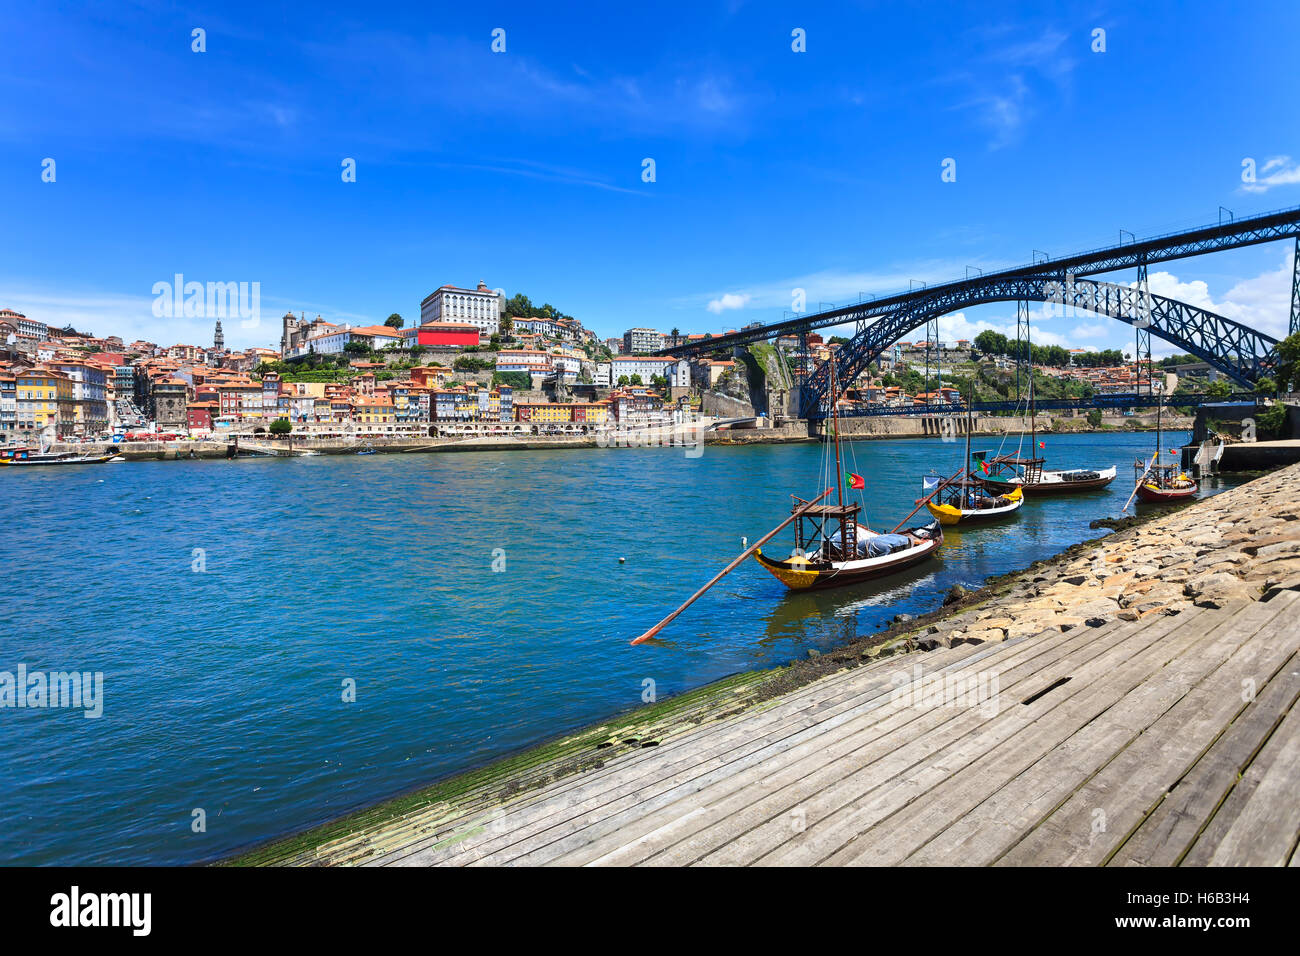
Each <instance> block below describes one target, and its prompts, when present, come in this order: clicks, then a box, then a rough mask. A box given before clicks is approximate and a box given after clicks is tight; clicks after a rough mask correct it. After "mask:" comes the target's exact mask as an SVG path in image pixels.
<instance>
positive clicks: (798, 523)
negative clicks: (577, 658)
mask: <svg viewBox="0 0 1300 956" xmlns="http://www.w3.org/2000/svg"><path fill="white" fill-rule="evenodd" d="M830 373H831V389H830V407H831V417H832V427H831V433H832V435H833V438H834V442H835V487H834V488H827V489H826V490H825V491H823V492H822V493H821V494H820V495H818V496H817V497H816V498H813V499H812V500H810V501H805V500H803V499H802V498H798V497H796V496H794V495H791V496H790V497H791V498H792V499H793V504H792V505H791V508H790V516H789V517H788V518H786V519H785V520H784V521H782V522H781V523H780V524H779V525H777V526H776V527H775V528H773V529H772V530H771V531H769V532H768V533H767V534H765V535H763V537H761V538H759V539H758V541H756V542H754V544H752V545H751V546H750V547H748V548H747V549H746V550H745V551H743V552H741V554H740V555H739V556H738V557H737V558H735V559H734V560H733V561H732V562H731V563H730V564H728V565H727V566H726V567H725V568H723V569H722V570H721V571H719V572H718V573H717V574H715V575H714V576H713V578H712V580H710V581H709V582H708V583H707V584H705V585H704V587H702V588H700V589H699V590H698V591H696V592H695V593H694V594H692V595H691V596H690V597H689V598H687V599H686V602H685V603H684V604H682V605H681V606H680V607H679V608H677V610H675V611H673V613H671V614H669V615H668V616H667V617H666V618H664V619H663V620H662V621H660V622H659V623H658V624H656V625H655V626H654V627H652V628H650V630H648V631H646V632H645V633H644V634H642V635H640V636H639V637H637V638H635V639H634V640H633V641H632V643H633V644H641V643H643V642H645V641H648V640H650V639H651V638H652V637H654V636H655V635H656V634H658V633H659V632H660V631H661V630H663V629H664V627H666V626H667V625H668V624H669V623H670V622H671V621H673V620H674V619H675V618H676V617H677V616H678V615H679V614H681V613H682V612H683V611H685V610H686V609H687V608H688V607H690V606H691V605H692V604H693V603H694V602H695V601H696V600H698V599H699V597H700V596H701V595H703V594H704V593H705V592H706V591H708V590H709V588H711V587H713V585H715V584H717V583H718V582H719V581H720V580H722V578H723V577H724V576H725V575H727V574H729V573H730V572H731V571H732V570H734V569H735V568H736V567H737V566H739V565H740V564H741V563H742V562H743V561H744V560H745V559H746V558H748V557H749V556H750V555H753V556H754V559H755V560H756V561H757V562H758V563H759V564H760V565H762V566H763V567H764V568H766V569H767V570H768V571H770V572H771V573H772V575H773V576H775V577H776V578H777V580H779V581H780V582H781V583H782V584H784V585H785V586H786V587H788V588H790V589H791V590H794V591H810V590H814V589H819V588H831V587H842V586H844V585H848V584H857V583H860V582H862V581H868V580H871V579H873V578H880V577H885V576H886V575H890V574H896V573H899V572H902V571H905V570H907V569H909V568H913V567H915V566H916V565H918V564H920V563H921V562H923V561H926V560H928V559H929V558H931V557H933V556H934V555H935V553H936V552H937V551H938V550H939V547H940V546H941V545H942V544H943V528H942V526H941V525H940V524H939V522H938V521H930V522H928V523H926V524H921V525H916V526H913V527H910V528H908V529H906V530H905V531H902V532H901V533H900V530H899V529H901V528H902V527H903V525H904V524H906V523H907V521H908V519H909V518H911V517H912V515H914V514H916V513H917V512H918V511H920V510H921V506H922V504H923V503H924V502H918V503H917V506H916V507H915V508H914V509H913V510H912V512H911V514H909V515H908V516H907V517H906V518H904V519H903V520H902V521H900V522H899V523H898V526H897V527H895V528H894V530H893V531H890V532H886V533H881V532H878V531H872V530H871V529H870V528H868V527H867V526H866V525H865V524H864V523H861V522H859V520H858V518H859V515H860V513H861V511H862V507H861V505H859V504H846V503H845V501H844V472H843V471H842V470H841V469H842V467H843V462H842V460H841V457H840V429H839V409H838V401H837V400H838V397H839V396H838V395H837V394H836V391H837V389H836V384H837V383H836V378H835V360H834V358H833V357H832V359H831V367H830ZM852 477H853V478H855V479H856V481H855V483H854V485H853V487H854V488H857V489H861V488H863V481H862V479H861V476H857V475H854V476H852ZM833 491H836V492H838V495H837V499H836V503H835V504H834V505H829V504H823V502H824V501H825V499H826V498H828V497H830V495H831V492H833ZM791 524H794V525H795V547H794V550H793V551H792V552H791V554H790V556H789V557H788V558H785V559H778V558H774V557H771V556H769V555H765V554H763V545H765V544H767V542H769V541H771V540H772V539H773V538H774V537H776V536H777V535H778V534H780V533H781V531H782V530H784V529H785V528H786V527H787V526H788V525H791Z"/></svg>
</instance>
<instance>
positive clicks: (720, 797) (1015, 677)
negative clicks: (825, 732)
mask: <svg viewBox="0 0 1300 956" xmlns="http://www.w3.org/2000/svg"><path fill="white" fill-rule="evenodd" d="M1117 634H1118V630H1116V632H1115V635H1111V634H1109V633H1108V634H1105V635H1102V634H1100V632H1099V631H1093V630H1091V629H1090V630H1089V631H1088V632H1083V633H1079V634H1078V635H1076V637H1075V638H1073V639H1071V640H1069V641H1067V642H1064V643H1063V644H1061V645H1059V646H1058V647H1056V648H1054V649H1053V650H1052V652H1051V653H1047V654H1038V655H1028V656H1026V657H1024V658H1023V659H1022V655H1015V659H1017V660H1019V663H1018V664H1011V663H1010V661H1008V664H1009V665H1010V666H1009V670H1007V671H1006V672H1004V673H1003V675H1002V677H1003V679H1004V680H1005V682H1006V684H1007V685H1008V686H1024V684H1025V682H1028V681H1030V680H1033V679H1035V678H1034V675H1035V674H1036V673H1038V672H1039V671H1041V670H1043V669H1044V668H1046V667H1049V666H1051V665H1053V664H1057V663H1059V662H1060V660H1061V657H1062V656H1063V655H1064V654H1066V653H1068V652H1071V651H1073V652H1074V653H1075V654H1076V655H1083V656H1096V655H1098V654H1100V653H1101V652H1102V651H1103V650H1104V649H1105V648H1106V647H1107V646H1109V644H1108V643H1107V639H1108V638H1109V639H1111V640H1119V637H1118V636H1117ZM1001 664H1002V662H1001V661H999V662H998V666H999V667H1000V666H1001ZM1038 682H1039V683H1041V679H1040V680H1039V681H1038ZM900 690H903V691H906V690H907V687H906V686H904V687H901V688H900ZM954 716H956V712H955V711H953V710H951V709H948V708H944V707H928V708H922V709H921V710H920V711H918V710H917V708H916V707H915V706H914V705H913V704H912V703H910V702H907V701H903V702H902V703H901V704H900V705H899V706H898V707H896V708H895V712H894V714H893V715H892V717H891V718H890V719H889V720H887V721H885V722H882V723H881V724H879V725H878V726H877V727H874V728H872V729H871V732H870V733H864V732H863V731H854V729H853V728H848V729H849V730H850V731H854V732H852V733H846V734H843V735H837V737H836V738H835V739H833V740H832V739H827V738H818V739H817V740H815V741H812V742H810V744H809V745H808V746H805V747H802V748H800V749H799V750H798V751H792V752H790V753H789V754H786V755H783V756H782V759H780V760H776V761H770V762H768V763H765V764H763V765H762V766H760V767H755V768H751V769H749V770H747V771H746V772H745V773H744V774H743V775H741V776H737V777H733V778H730V779H728V780H727V781H726V782H725V784H724V785H721V786H715V787H711V788H709V789H708V790H707V791H704V792H701V793H700V794H698V795H697V796H696V797H694V798H693V799H692V800H691V801H690V802H691V803H692V804H696V803H699V804H704V805H706V806H707V808H708V810H709V812H708V813H707V814H704V815H702V814H698V813H690V812H688V811H687V809H686V807H685V804H683V805H679V806H674V807H667V808H665V809H664V811H663V812H662V813H661V814H658V815H656V816H654V817H647V818H644V819H640V820H636V821H632V822H631V823H630V824H629V825H627V826H624V827H621V828H620V829H618V830H617V832H615V833H613V834H611V836H610V837H609V838H608V839H605V840H601V841H599V842H598V843H595V844H592V845H590V846H587V847H584V848H581V849H579V850H576V851H574V852H571V853H570V854H568V855H566V856H565V857H564V858H563V860H562V861H563V862H565V863H586V862H599V863H601V864H607V865H608V864H619V865H626V864H628V863H634V862H639V861H641V860H643V859H646V858H648V857H650V856H652V855H653V854H654V853H662V854H663V855H662V856H660V857H657V858H656V859H654V861H653V862H655V863H656V864H673V863H681V862H689V861H690V860H691V859H694V858H695V857H696V856H698V855H700V854H701V853H703V852H705V849H707V848H708V847H706V846H703V845H702V844H701V841H700V839H699V838H696V839H688V838H691V837H692V836H693V835H695V834H697V833H699V832H700V831H702V830H705V829H710V833H709V834H708V839H709V841H710V843H709V846H711V845H712V843H713V841H716V840H719V839H725V838H726V834H725V833H723V832H721V831H720V830H719V829H717V827H719V826H725V827H726V828H727V829H728V830H734V831H737V832H743V830H744V829H745V828H746V827H747V826H749V825H750V820H751V818H753V817H755V816H756V815H757V818H758V819H762V812H763V811H762V810H761V809H760V808H759V807H758V806H756V801H757V800H758V799H759V798H760V797H762V798H763V799H764V801H765V802H766V803H767V804H769V805H770V804H778V803H779V801H780V799H781V797H782V795H783V794H789V793H793V792H797V791H798V790H801V789H804V788H815V787H817V786H818V785H820V784H821V783H822V782H832V781H834V780H836V779H839V778H842V777H843V776H844V775H846V774H847V773H849V772H851V771H852V770H853V769H855V768H857V767H860V766H862V765H864V763H867V762H870V761H871V760H874V759H878V758H879V757H881V756H883V755H884V754H886V753H888V752H889V751H891V750H897V749H899V748H900V747H902V746H905V745H906V744H907V743H908V742H909V741H914V740H917V739H918V738H920V737H921V736H922V735H925V738H926V739H927V740H933V736H934V734H935V733H936V728H940V727H942V726H943V725H944V724H946V723H947V722H948V721H949V720H951V719H952V718H953V717H954ZM791 799H792V800H797V799H798V797H797V796H795V797H791ZM780 809H783V808H781V807H779V806H778V809H777V811H774V812H779V810H780ZM651 829H653V832H654V834H655V838H654V839H653V840H646V839H642V833H643V832H644V831H647V830H651ZM674 844H677V845H674ZM670 847H671V849H669V848H670ZM683 855H684V858H683Z"/></svg>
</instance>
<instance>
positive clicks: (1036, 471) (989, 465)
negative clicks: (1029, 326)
mask: <svg viewBox="0 0 1300 956" xmlns="http://www.w3.org/2000/svg"><path fill="white" fill-rule="evenodd" d="M1037 420H1038V418H1037V414H1036V411H1035V408H1034V376H1033V372H1032V370H1031V371H1030V375H1029V430H1030V431H1029V436H1030V440H1029V447H1030V453H1029V457H1021V456H1020V455H1018V454H1017V455H995V456H994V457H993V458H990V459H988V460H987V461H985V462H984V463H983V466H982V467H981V470H982V474H980V475H977V476H976V477H977V478H978V479H979V482H980V484H982V485H983V486H984V488H985V489H986V490H988V491H991V492H993V493H994V494H1007V493H1008V492H1009V491H1011V490H1012V489H1013V488H1019V489H1021V491H1023V492H1024V493H1025V494H1026V495H1068V494H1075V493H1077V492H1080V491H1096V490H1097V489H1099V488H1105V487H1106V486H1107V485H1109V484H1110V483H1111V482H1112V481H1114V480H1115V475H1116V474H1117V473H1118V472H1117V470H1116V468H1115V466H1114V465H1111V466H1110V467H1109V468H1075V469H1072V470H1064V469H1060V470H1048V469H1045V468H1043V465H1045V464H1046V463H1047V459H1045V458H1042V457H1040V456H1038V455H1037V453H1036V452H1037V450H1038V449H1039V448H1040V447H1042V444H1041V443H1040V442H1039V440H1038V426H1037ZM1021 434H1022V437H1023V434H1024V433H1023V432H1022V433H1021Z"/></svg>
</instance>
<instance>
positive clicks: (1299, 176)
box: [1241, 156, 1300, 193]
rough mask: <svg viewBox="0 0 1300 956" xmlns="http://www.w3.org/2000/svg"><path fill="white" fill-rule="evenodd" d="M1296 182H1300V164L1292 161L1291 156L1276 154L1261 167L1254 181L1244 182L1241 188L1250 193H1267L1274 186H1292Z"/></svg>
mask: <svg viewBox="0 0 1300 956" xmlns="http://www.w3.org/2000/svg"><path fill="white" fill-rule="evenodd" d="M1265 173H1267V174H1268V175H1264V174H1265ZM1295 183H1300V165H1297V164H1296V163H1294V162H1292V160H1291V157H1290V156H1274V157H1272V158H1271V159H1268V160H1266V161H1265V162H1264V165H1263V166H1261V167H1259V173H1258V175H1257V178H1256V179H1255V181H1254V182H1253V183H1243V184H1242V187H1241V188H1242V190H1243V191H1244V192H1248V193H1266V192H1268V191H1269V190H1270V189H1272V188H1273V187H1274V186H1291V185H1294V184H1295Z"/></svg>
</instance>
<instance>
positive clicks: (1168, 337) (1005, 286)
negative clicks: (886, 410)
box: [665, 207, 1300, 418]
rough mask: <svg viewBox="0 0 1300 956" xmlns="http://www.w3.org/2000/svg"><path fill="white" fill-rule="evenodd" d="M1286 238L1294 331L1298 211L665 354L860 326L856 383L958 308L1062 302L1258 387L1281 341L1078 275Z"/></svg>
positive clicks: (852, 359)
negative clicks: (897, 346) (906, 339)
mask: <svg viewBox="0 0 1300 956" xmlns="http://www.w3.org/2000/svg"><path fill="white" fill-rule="evenodd" d="M1121 238H1122V236H1121ZM1288 238H1290V239H1294V240H1295V242H1296V249H1297V258H1296V269H1295V281H1294V282H1293V283H1292V307H1291V312H1292V325H1293V326H1295V325H1296V324H1297V322H1300V207H1293V208H1291V209H1283V210H1279V211H1277V212H1271V213H1265V214H1263V215H1259V216H1252V217H1248V218H1245V219H1240V220H1235V221H1231V220H1230V221H1229V222H1226V223H1224V222H1220V223H1219V224H1218V225H1214V226H1203V227H1200V228H1197V229H1191V230H1186V231H1183V232H1177V233H1170V234H1168V235H1164V236H1156V237H1153V238H1149V239H1143V240H1140V241H1139V240H1135V241H1133V242H1128V243H1124V242H1121V243H1119V244H1117V245H1115V246H1108V247H1105V248H1102V249H1095V250H1092V251H1090V252H1083V253H1077V254H1075V255H1070V256H1063V257H1059V258H1056V259H1053V258H1050V257H1044V258H1043V259H1042V260H1038V261H1035V262H1034V263H1033V264H1031V265H1026V266H1018V267H1015V268H1012V269H1004V270H1001V271H999V272H993V273H990V274H988V275H979V276H976V277H973V278H966V279H960V280H956V281H953V282H947V283H943V284H940V285H936V286H930V287H924V288H920V289H914V290H911V291H909V292H900V293H896V294H893V295H887V296H882V297H880V298H872V299H869V300H866V301H863V302H859V303H856V304H854V305H850V306H847V307H844V308H839V309H828V310H826V311H823V312H818V313H814V314H811V315H806V316H799V317H796V318H793V319H786V320H783V321H781V322H773V323H771V324H769V325H763V326H757V327H754V328H750V329H744V330H741V331H739V332H733V333H729V334H727V335H723V336H718V337H715V338H711V339H706V340H703V341H698V342H692V343H690V344H688V345H679V346H676V347H674V348H671V349H666V350H665V354H668V355H690V354H697V353H700V352H709V351H713V350H715V349H724V348H730V347H732V346H737V345H746V344H749V343H752V342H760V341H766V340H769V339H772V338H776V337H779V336H783V335H798V334H803V333H806V332H808V331H809V330H811V329H816V328H827V327H831V326H837V325H846V324H848V323H855V324H856V327H857V331H856V333H855V334H854V336H853V337H852V339H851V340H850V342H849V344H848V346H847V347H845V348H843V349H841V350H840V353H839V354H840V363H839V368H838V369H837V374H839V375H840V376H842V378H843V379H844V380H846V381H851V380H852V379H853V378H854V377H855V376H857V375H858V374H859V373H860V372H861V371H862V370H863V369H864V368H866V366H867V365H868V364H870V363H871V362H872V361H874V360H875V359H876V358H877V357H879V355H880V354H881V353H882V352H883V351H884V350H885V349H886V348H888V347H889V346H891V345H892V344H893V343H894V342H897V341H898V340H899V339H900V338H902V337H903V336H904V335H907V334H908V333H909V332H911V331H913V330H915V329H917V328H920V327H921V326H923V325H925V324H926V323H927V322H930V321H934V320H935V319H937V318H939V317H940V316H943V315H947V314H949V313H951V312H955V311H957V310H958V309H962V308H966V307H969V306H972V305H980V304H984V303H989V302H1010V301H1025V302H1029V301H1057V302H1060V303H1061V304H1062V305H1069V306H1073V307H1075V308H1077V309H1082V310H1084V311H1087V312H1093V313H1095V314H1098V315H1104V316H1110V317H1112V318H1116V319H1119V320H1120V321H1123V322H1127V323H1128V324H1130V325H1133V326H1134V327H1135V328H1138V329H1146V330H1147V331H1149V333H1150V334H1152V335H1156V336H1157V337H1159V338H1162V339H1164V340H1165V341H1167V342H1170V343H1172V344H1174V345H1176V346H1178V347H1179V348H1181V349H1182V350H1183V351H1185V352H1188V353H1190V354H1192V355H1195V356H1196V357H1197V358H1199V359H1201V360H1202V361H1204V362H1206V363H1207V364H1208V365H1210V366H1211V367H1212V368H1215V369H1217V370H1218V371H1220V372H1223V373H1224V374H1225V375H1228V376H1229V377H1230V378H1232V379H1233V380H1234V381H1236V382H1237V383H1239V384H1241V385H1245V386H1253V385H1254V384H1255V383H1256V382H1257V381H1258V380H1259V379H1260V378H1262V377H1263V376H1264V375H1265V374H1266V372H1267V370H1268V369H1269V368H1270V366H1271V365H1272V363H1273V362H1274V361H1275V359H1276V353H1275V351H1274V349H1275V346H1276V345H1277V340H1276V339H1274V338H1272V337H1271V336H1268V335H1264V334H1263V333H1261V332H1257V331H1255V330H1254V329H1251V328H1248V327H1247V326H1244V325H1241V324H1240V323H1237V322H1233V321H1232V320H1230V319H1227V318H1225V317H1224V316H1221V315H1217V314H1215V313H1213V312H1208V311H1206V310H1204V309H1197V308H1195V307H1193V306H1190V305H1187V304H1186V303H1183V302H1179V301H1177V300H1174V299H1168V298H1164V297H1161V296H1155V295H1150V294H1149V293H1147V294H1145V295H1144V294H1143V293H1142V291H1141V290H1140V289H1136V288H1129V287H1127V286H1120V285H1115V284H1113V283H1108V282H1099V281H1095V280H1087V279H1082V278H1081V277H1082V276H1086V275H1096V274H1099V273H1104V272H1112V271H1114V270H1116V269H1122V268H1126V267H1135V266H1136V267H1137V268H1138V269H1139V270H1142V273H1141V274H1143V275H1145V269H1146V267H1147V266H1148V265H1149V264H1151V263H1156V262H1166V261H1169V260H1173V259H1180V258H1185V257H1187V256H1198V255H1204V254H1206V253H1210V252H1217V251H1220V250H1224V249H1236V248H1241V247H1243V246H1250V245H1255V244H1258V243H1263V242H1272V241H1275V240H1278V239H1288ZM1293 331H1294V329H1293ZM1140 334H1142V333H1140ZM829 374H830V373H829V369H828V368H827V367H826V366H825V365H823V366H821V367H819V368H818V369H816V370H815V371H814V372H813V373H812V374H811V375H809V376H808V377H807V378H806V379H805V380H804V381H803V382H802V384H801V387H800V392H799V400H800V409H801V410H802V411H801V414H806V415H807V417H809V418H820V417H823V416H824V415H825V413H826V408H825V400H826V395H827V392H828V391H829Z"/></svg>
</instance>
